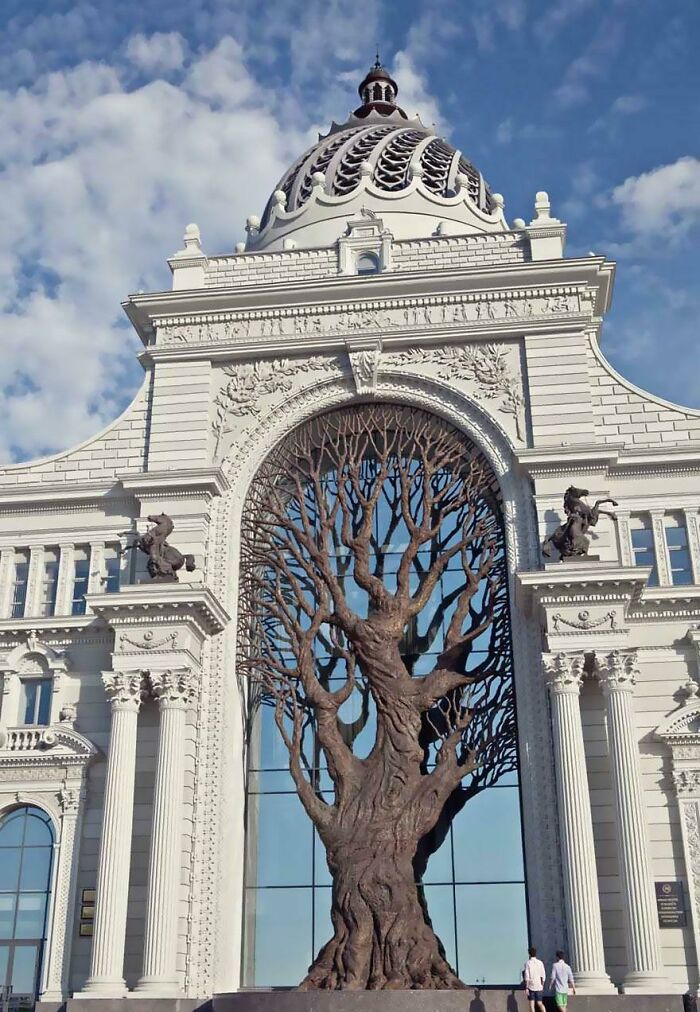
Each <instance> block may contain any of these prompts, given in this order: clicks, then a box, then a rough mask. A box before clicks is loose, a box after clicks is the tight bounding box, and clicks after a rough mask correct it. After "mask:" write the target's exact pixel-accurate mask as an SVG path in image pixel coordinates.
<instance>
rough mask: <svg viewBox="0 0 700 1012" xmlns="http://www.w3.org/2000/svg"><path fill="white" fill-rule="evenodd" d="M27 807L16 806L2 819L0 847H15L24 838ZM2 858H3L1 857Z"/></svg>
mask: <svg viewBox="0 0 700 1012" xmlns="http://www.w3.org/2000/svg"><path fill="white" fill-rule="evenodd" d="M24 820H25V809H24V808H16V809H15V810H14V811H13V812H10V814H9V815H6V816H5V817H4V819H2V820H0V847H15V846H17V845H19V844H21V843H22V840H23V839H24ZM0 860H1V858H0Z"/></svg>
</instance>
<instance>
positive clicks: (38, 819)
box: [24, 809, 53, 847]
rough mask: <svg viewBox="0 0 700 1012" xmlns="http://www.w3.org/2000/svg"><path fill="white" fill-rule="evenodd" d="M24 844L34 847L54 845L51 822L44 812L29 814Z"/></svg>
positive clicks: (29, 812)
mask: <svg viewBox="0 0 700 1012" xmlns="http://www.w3.org/2000/svg"><path fill="white" fill-rule="evenodd" d="M24 842H25V844H29V845H31V846H34V847H37V846H38V847H51V846H52V845H53V831H52V829H51V821H50V819H49V817H48V816H47V815H44V813H43V812H41V811H38V810H37V809H34V810H33V811H32V810H30V811H28V812H27V815H26V826H25V830H24Z"/></svg>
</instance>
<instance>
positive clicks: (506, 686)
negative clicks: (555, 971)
mask: <svg viewBox="0 0 700 1012" xmlns="http://www.w3.org/2000/svg"><path fill="white" fill-rule="evenodd" d="M273 518H274V519H273ZM363 525H364V526H363ZM430 527H432V528H433V533H432V534H431V536H430V537H423V536H422V535H421V534H420V531H419V528H421V529H422V530H426V529H429V528H430ZM276 528H279V530H280V536H279V537H276V536H275V534H274V533H273V531H274V530H275V529H276ZM295 531H297V532H298V536H299V538H300V542H299V544H301V543H302V542H304V543H305V544H307V547H308V552H307V551H306V550H305V549H303V548H300V549H299V550H298V552H297V554H296V556H294V557H293V553H292V554H285V552H286V551H287V549H286V547H285V546H287V545H290V544H293V543H295V542H294V539H295V537H296V536H297V535H296V534H295V533H294V532H295ZM309 531H314V532H315V533H314V535H313V538H312V539H311V541H308V542H305V540H304V539H305V537H307V535H308V532H309ZM305 532H306V533H305ZM417 532H418V533H417ZM484 539H486V540H484ZM242 540H243V544H244V549H243V558H242V562H241V568H242V587H243V590H242V600H243V602H244V604H243V606H242V608H241V615H242V616H243V614H244V612H245V611H246V609H248V614H249V615H250V616H251V621H250V624H248V625H246V620H245V619H244V618H243V617H242V618H241V623H242V625H241V643H242V649H241V654H240V656H239V664H240V666H241V670H242V671H244V672H246V673H247V674H248V675H249V677H250V678H251V683H250V684H251V697H252V698H251V702H252V706H251V722H250V727H249V732H248V734H249V738H248V742H249V748H248V762H249V771H248V781H247V791H248V793H247V846H246V852H247V867H246V891H245V946H244V983H245V984H246V985H247V986H258V987H265V986H293V985H296V984H298V983H299V982H300V980H301V979H302V977H303V976H304V974H305V972H306V969H307V966H308V965H309V963H310V962H311V961H312V959H313V958H314V957H315V956H316V954H317V953H318V951H319V948H320V946H321V945H323V944H324V943H326V942H327V941H328V940H329V938H331V936H332V935H333V930H334V929H333V925H332V924H331V922H330V907H331V876H330V873H329V869H328V866H327V863H326V854H325V848H324V845H323V843H322V841H321V837H320V835H319V832H318V829H317V828H315V827H314V825H313V824H312V820H311V819H310V818H309V816H308V815H307V812H306V811H305V810H304V809H305V804H302V801H301V800H300V798H299V796H298V790H297V788H298V786H299V785H298V784H295V782H294V779H293V777H292V776H291V775H290V771H289V768H290V755H289V752H288V748H287V746H286V745H285V742H284V741H283V737H282V735H281V734H280V732H279V729H278V727H277V726H276V723H277V720H279V719H283V723H284V726H285V728H286V731H287V738H288V740H291V737H292V735H291V731H290V727H291V726H292V724H293V723H294V719H295V713H296V714H297V715H298V718H299V723H298V725H297V727H298V734H299V736H300V738H299V753H300V764H301V768H302V769H303V777H304V779H305V780H306V781H308V783H309V784H310V785H311V787H312V788H313V792H314V795H315V797H316V798H318V800H319V801H320V802H325V804H326V805H328V806H334V805H338V804H340V806H341V807H342V804H343V803H342V802H340V801H339V800H338V799H339V798H340V797H341V796H342V794H343V792H344V791H345V787H344V786H343V783H342V776H340V777H339V776H338V775H337V769H336V771H334V770H333V769H332V768H331V763H330V762H329V761H328V750H327V749H326V746H325V745H324V744H322V742H321V736H320V735H319V734H318V733H317V724H316V713H315V712H314V708H313V705H311V706H309V705H307V704H305V702H304V692H303V691H301V689H300V688H298V687H297V689H296V690H295V688H294V687H295V685H296V686H298V682H296V680H295V679H296V676H295V674H294V671H295V669H296V670H297V671H298V670H299V668H297V667H296V666H297V663H298V652H296V647H295V636H296V633H295V631H294V630H295V626H297V627H298V630H300V631H301V634H302V635H303V632H304V630H305V629H306V628H307V626H308V625H309V623H310V622H312V621H314V618H313V617H314V615H318V614H319V612H320V610H321V607H323V608H324V609H330V613H329V621H328V622H327V623H324V624H323V625H321V626H320V628H319V629H318V633H317V635H316V636H315V638H314V641H313V646H312V651H313V665H312V670H313V679H312V676H311V675H310V674H309V675H306V674H305V675H304V680H305V682H304V684H305V685H310V684H311V680H314V684H316V681H317V682H318V684H319V685H320V686H321V687H322V688H323V690H324V691H327V692H333V693H341V695H342V698H343V699H344V702H343V703H342V705H341V706H340V709H339V710H338V718H339V730H340V736H341V738H342V741H343V742H344V743H345V746H346V747H347V749H348V750H350V752H351V753H352V754H353V755H354V756H355V757H357V759H358V760H360V761H362V762H364V763H366V764H367V767H366V769H363V770H362V772H361V776H362V777H364V776H365V775H367V770H369V769H370V767H371V766H372V768H373V765H372V764H373V763H374V760H373V758H372V756H373V754H376V753H377V751H378V750H379V751H381V750H383V749H384V748H385V745H386V743H387V735H388V736H389V737H391V735H390V734H389V732H387V731H386V726H388V725H387V723H386V722H387V720H389V722H391V720H390V718H388V717H387V716H386V715H387V713H388V712H390V711H391V710H392V708H393V707H394V706H395V704H394V703H392V704H389V703H387V701H386V700H387V697H386V696H382V693H383V692H384V689H382V688H381V687H379V688H378V687H377V684H375V680H376V681H379V679H380V678H381V677H382V675H381V674H379V675H378V676H377V678H376V679H375V677H374V676H373V675H372V672H371V670H368V665H369V668H371V667H372V666H373V665H374V664H375V663H376V659H377V657H378V656H379V654H378V651H380V649H381V647H382V644H381V641H380V640H379V641H377V643H376V645H375V647H373V648H372V651H371V656H370V657H369V660H366V656H367V655H363V654H362V653H361V650H362V647H361V646H360V647H358V648H357V649H358V650H359V651H360V652H359V653H358V652H356V645H355V643H354V641H352V638H351V637H352V634H351V635H350V638H348V637H347V636H346V635H345V634H344V633H343V632H342V631H341V630H340V626H339V625H338V624H336V618H335V617H334V616H337V615H339V614H340V612H336V611H335V610H334V609H335V608H336V607H340V608H344V607H345V605H343V603H342V602H343V601H344V602H345V604H346V605H347V608H349V609H350V611H351V613H352V614H353V615H355V616H357V617H358V618H359V620H360V621H368V620H369V618H370V617H371V616H372V615H373V614H377V609H378V608H383V607H386V606H387V601H388V607H390V608H392V607H393V603H392V602H391V601H390V600H389V599H388V598H387V597H386V596H385V594H384V590H385V591H386V594H387V595H392V596H394V597H395V598H397V599H400V602H399V605H398V607H400V608H401V609H402V615H404V614H405V616H406V621H405V622H403V620H402V624H401V625H399V624H397V625H396V627H395V628H396V631H395V632H394V633H392V636H396V637H397V639H396V647H397V650H396V651H395V652H394V653H393V655H392V657H393V661H392V664H393V665H394V666H393V667H392V668H391V670H392V671H393V672H394V675H392V677H395V678H397V679H400V680H401V682H402V684H403V686H404V690H405V693H406V695H405V696H404V695H401V699H404V698H406V697H407V696H410V694H411V691H414V690H412V689H411V690H409V689H408V686H409V685H411V682H412V680H415V684H416V685H418V684H419V682H420V680H422V679H425V677H427V676H430V675H431V673H433V672H434V671H435V669H436V667H440V668H441V667H442V666H443V665H448V664H449V665H452V664H454V665H455V668H454V671H456V672H458V677H460V676H462V675H463V676H464V677H465V678H466V677H468V676H471V675H473V678H474V685H473V686H472V687H471V688H470V690H469V692H468V693H466V694H465V695H464V696H461V695H459V696H455V695H453V694H448V696H446V697H443V699H441V700H439V701H438V703H437V704H436V705H435V706H434V707H433V708H428V709H427V710H426V711H425V720H424V723H423V726H422V729H421V730H420V736H415V737H414V739H413V744H414V746H415V748H416V749H417V751H418V753H419V754H420V760H417V759H416V751H415V750H413V751H412V752H411V755H412V759H411V762H414V763H416V762H419V766H420V771H419V776H420V777H425V778H426V779H425V781H424V788H428V787H429V783H428V779H427V778H429V777H430V776H431V775H432V773H433V771H434V770H435V769H436V768H437V767H438V766H440V768H444V767H442V761H441V760H440V759H439V756H440V755H441V754H442V748H443V743H444V742H445V741H447V740H451V742H452V744H451V745H450V746H449V747H453V746H454V742H455V741H458V742H459V744H458V746H457V750H458V754H459V757H461V758H458V763H461V762H463V761H464V759H465V757H466V756H467V755H468V754H469V753H470V750H472V749H474V748H478V749H479V750H480V751H479V755H480V756H481V757H482V759H480V765H478V766H477V768H476V769H475V770H474V771H473V772H471V773H466V775H465V776H464V777H463V779H462V780H461V783H459V785H458V786H457V787H456V788H455V789H454V791H453V793H451V794H450V796H449V799H448V801H447V802H446V804H445V808H444V809H443V813H442V815H441V817H440V818H439V819H438V821H437V823H436V824H435V826H434V828H433V830H431V833H430V834H429V835H428V836H426V837H424V838H423V839H422V840H421V843H420V845H419V848H418V851H417V853H416V858H415V859H414V861H413V876H414V877H413V882H414V883H415V887H416V890H417V891H418V893H419V895H421V896H422V897H423V899H424V902H425V904H426V906H427V910H428V914H429V917H430V920H431V924H432V928H433V929H434V931H435V932H436V934H437V935H438V937H439V939H440V941H441V942H442V945H443V946H444V949H445V952H446V954H447V959H448V961H449V963H450V964H451V966H452V967H453V968H454V969H455V970H456V972H457V973H458V974H459V976H460V977H461V978H462V980H464V981H465V982H466V983H468V984H481V983H485V984H491V985H502V986H503V985H506V986H507V985H511V986H512V985H514V984H517V983H519V977H520V966H521V962H522V960H521V951H522V946H523V944H524V943H523V939H525V938H526V937H527V915H526V899H525V881H524V879H525V875H524V864H523V852H522V833H521V822H520V793H519V774H518V757H517V745H516V741H517V736H516V728H515V696H514V683H513V660H512V647H511V633H510V611H509V605H508V575H507V566H506V548H505V535H504V527H503V518H502V508H501V503H500V495H499V490H498V485H497V482H496V479H495V477H494V475H493V472H492V471H491V469H490V467H489V465H488V464H487V462H486V461H485V460H484V458H483V456H482V455H481V454H480V452H479V451H478V449H477V448H476V447H475V446H474V445H473V444H472V443H471V442H470V441H469V440H468V438H467V437H466V436H464V435H463V434H462V433H459V432H457V431H456V430H454V429H453V428H452V427H451V426H449V425H448V424H447V423H445V422H443V421H441V420H440V419H438V418H436V417H434V416H432V415H430V414H428V413H426V412H423V411H420V410H413V409H409V408H405V407H399V406H395V405H388V404H376V405H362V406H360V407H356V408H349V409H343V410H341V411H332V412H329V413H328V414H326V415H323V416H320V417H318V418H315V419H313V420H312V421H310V422H308V423H306V424H304V425H303V426H300V427H299V429H297V430H295V431H294V432H293V433H291V434H290V435H289V436H288V437H287V439H286V440H285V441H283V443H282V444H281V445H280V447H279V448H278V450H277V451H275V453H274V454H273V455H272V456H271V457H270V458H269V459H268V461H266V462H265V464H264V465H263V467H262V468H261V469H260V471H259V472H258V475H257V476H256V479H255V481H254V482H253V484H252V485H251V490H250V493H249V497H248V501H247V504H246V509H245V514H244V523H243V527H242ZM462 541H464V546H463V547H462ZM317 547H322V561H321V563H320V568H321V570H323V571H324V572H321V573H319V572H317V571H316V569H315V567H314V566H313V565H311V566H309V564H308V563H309V559H310V558H314V556H315V553H316V548H317ZM484 553H485V554H484ZM448 555H449V561H448V559H447V556H448ZM441 556H443V557H444V558H445V565H443V566H436V561H437V560H438V559H439V558H440V557H441ZM487 556H488V558H489V559H490V560H491V562H489V563H488V566H486V564H485V563H484V562H480V561H479V560H484V559H486V557H487ZM324 560H325V561H324ZM360 566H361V567H364V575H363V573H360V574H359V575H357V576H356V573H357V567H360ZM487 568H488V574H486V569H487ZM438 569H439V570H440V571H439V572H438ZM324 573H325V575H324ZM431 573H432V576H431ZM484 574H486V575H484ZM329 585H332V586H333V594H334V595H335V596H334V597H333V595H330V596H329V593H328V592H327V590H326V589H325V588H327V587H328V586H329ZM382 587H383V588H384V590H382V589H381V588H382ZM275 588H276V589H275ZM431 588H432V589H431ZM270 595H272V596H270ZM411 596H412V598H413V600H414V601H416V602H417V601H418V600H419V599H420V600H421V601H422V602H423V603H422V606H421V607H420V608H415V609H413V610H411V608H410V607H407V608H406V609H405V612H404V611H403V607H404V606H403V603H401V602H404V601H406V600H407V598H408V597H411ZM331 597H333V600H334V601H335V604H333V603H329V602H330V601H331ZM266 602H269V607H268V606H267V604H266ZM319 602H322V605H320V604H319ZM338 602H340V604H338ZM295 609H296V611H295ZM260 616H262V618H260ZM258 621H259V624H257V623H258ZM352 621H353V622H354V619H353V620H352ZM246 656H247V657H249V658H254V660H251V662H250V663H249V664H248V665H246ZM305 656H308V655H305ZM399 658H400V659H399ZM450 658H452V659H450ZM304 663H306V662H304ZM382 663H383V662H382ZM350 667H352V668H353V670H354V677H353V683H354V684H348V671H349V668H350ZM307 670H308V667H307ZM379 670H381V665H379ZM384 670H389V668H386V669H384ZM287 672H289V674H290V676H291V679H288V678H287V674H286V673H287ZM257 678H260V679H262V680H261V681H257V682H256V679H257ZM285 682H286V683H287V687H285V684H284V683H285ZM280 685H281V686H282V691H281V693H280V692H279V691H277V689H278V686H280ZM344 687H347V694H345V688H344ZM415 691H416V692H417V691H419V690H418V689H416V690H415ZM378 698H379V699H380V700H383V701H382V710H383V713H382V714H381V715H379V716H378V707H377V699H378ZM299 699H301V701H302V702H301V709H299V708H298V707H297V702H298V700H299ZM401 705H402V703H401V700H400V699H399V700H398V702H397V703H396V706H398V708H399V709H400V707H401ZM467 707H469V708H470V709H471V710H472V714H473V716H472V719H471V720H470V722H469V723H468V729H467V731H466V732H465V734H464V735H463V736H462V737H461V738H460V737H459V735H460V729H459V726H457V730H456V731H455V727H456V724H458V723H459V720H460V719H461V717H460V714H461V715H464V714H466V713H467V709H466V708H467ZM394 712H396V711H395V710H394ZM290 721H291V723H290ZM396 726H402V727H405V726H407V725H406V724H405V723H404V722H403V718H398V717H397V722H396V724H392V727H396ZM378 728H380V730H379V731H378ZM392 733H393V732H392ZM411 733H413V732H411ZM455 734H457V737H455ZM450 735H451V738H450ZM336 747H337V749H338V754H339V755H340V756H341V759H342V757H343V756H344V755H345V752H344V749H343V746H342V745H340V744H339V743H338V744H337V746H336V744H333V745H332V747H331V752H332V751H333V749H335V748H336ZM405 754H406V753H405V752H402V755H405ZM447 754H448V756H449V753H447ZM390 759H391V757H390ZM342 761H343V762H346V761H349V760H347V757H346V758H345V759H342ZM447 761H448V762H449V758H448V760H447ZM392 768H393V767H392ZM399 779H400V775H399V774H397V780H396V790H397V791H399V790H400V787H399V785H398V781H399ZM336 792H339V793H336ZM305 802H308V806H309V807H310V808H311V809H312V810H314V807H315V805H316V803H315V801H314V799H313V798H311V799H309V798H306V799H305ZM368 807H371V805H368ZM307 810H308V809H307ZM323 811H325V810H323ZM338 815H339V816H342V812H340V811H338ZM443 816H444V817H443ZM321 817H322V818H323V815H322V816H321ZM379 818H381V814H380V816H379ZM370 822H371V820H370ZM348 832H349V833H352V832H353V829H352V827H350V826H349V827H348ZM367 832H372V830H371V829H368V830H367ZM361 834H362V830H361V829H360V834H359V835H360V836H361ZM363 874H364V872H363ZM475 925H478V930H475V927H474V926H475Z"/></svg>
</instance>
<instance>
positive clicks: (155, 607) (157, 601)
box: [85, 583, 230, 636]
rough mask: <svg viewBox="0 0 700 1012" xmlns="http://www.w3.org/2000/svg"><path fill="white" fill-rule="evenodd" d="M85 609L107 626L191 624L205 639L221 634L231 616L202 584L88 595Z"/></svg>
mask: <svg viewBox="0 0 700 1012" xmlns="http://www.w3.org/2000/svg"><path fill="white" fill-rule="evenodd" d="M85 600H86V601H87V605H88V608H90V609H91V611H92V612H93V613H94V614H95V615H98V616H99V617H100V618H102V619H104V621H105V622H107V623H109V625H110V626H112V627H113V628H114V627H117V626H129V625H134V624H137V623H139V624H140V623H142V622H143V621H144V620H147V621H149V622H154V623H158V624H160V623H167V622H173V621H174V622H181V621H194V622H195V623H196V624H197V625H199V626H200V627H201V628H202V629H203V630H204V631H205V632H206V633H207V634H208V635H210V636H211V635H215V634H216V633H220V632H221V631H222V629H224V627H225V626H226V625H227V624H228V622H229V621H230V615H229V614H228V612H227V611H226V610H225V609H224V607H223V606H222V604H221V603H220V601H219V599H218V598H217V597H216V596H215V595H214V594H213V593H212V591H211V590H210V589H209V587H207V586H205V585H204V584H171V583H151V584H136V585H134V586H130V587H122V589H121V590H120V591H119V593H118V594H88V595H87V596H86V598H85Z"/></svg>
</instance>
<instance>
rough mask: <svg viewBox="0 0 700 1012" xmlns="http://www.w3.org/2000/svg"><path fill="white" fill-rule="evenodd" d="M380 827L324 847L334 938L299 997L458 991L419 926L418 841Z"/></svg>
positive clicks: (355, 831)
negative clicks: (340, 992) (330, 876)
mask: <svg viewBox="0 0 700 1012" xmlns="http://www.w3.org/2000/svg"><path fill="white" fill-rule="evenodd" d="M393 819H394V813H390V812H387V813H386V821H385V822H382V823H380V824H377V821H376V817H375V820H374V821H373V823H372V824H371V825H364V826H358V825H355V826H353V827H352V830H351V835H350V837H348V834H347V831H344V832H343V831H342V830H341V832H343V842H342V843H341V844H337V845H336V844H334V843H333V842H330V843H328V844H327V856H328V865H329V868H330V870H331V872H332V874H333V901H332V909H331V919H332V921H333V927H334V934H333V938H331V940H330V941H329V942H327V943H326V945H324V946H323V948H322V949H321V951H320V952H319V954H318V956H317V958H316V960H315V961H314V962H313V963H312V965H311V967H310V968H309V972H308V974H307V976H306V978H305V979H304V980H303V981H302V983H301V984H300V985H299V989H300V990H312V989H316V988H323V989H328V990H349V991H362V990H370V991H375V990H382V989H393V990H410V989H442V990H456V989H462V988H464V987H465V985H464V984H463V983H462V982H461V981H460V980H459V978H458V977H457V975H456V974H455V972H454V970H453V969H452V968H451V967H450V965H449V964H448V963H447V961H446V960H445V958H444V956H443V955H442V954H441V953H442V952H443V951H444V950H443V949H442V946H441V945H440V942H439V941H438V939H437V937H436V935H435V933H434V931H433V929H432V927H430V925H429V924H428V923H427V922H426V919H425V915H424V911H423V908H422V906H421V902H420V898H419V895H418V888H417V886H416V883H415V879H414V872H413V858H414V854H415V851H416V846H417V843H418V841H417V840H415V841H414V842H413V843H409V844H408V845H406V842H405V841H404V842H403V843H401V842H399V841H397V840H396V839H395V835H394V829H395V823H394V822H393Z"/></svg>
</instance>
